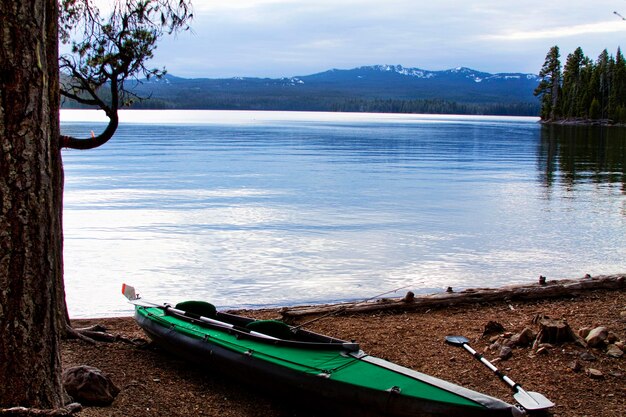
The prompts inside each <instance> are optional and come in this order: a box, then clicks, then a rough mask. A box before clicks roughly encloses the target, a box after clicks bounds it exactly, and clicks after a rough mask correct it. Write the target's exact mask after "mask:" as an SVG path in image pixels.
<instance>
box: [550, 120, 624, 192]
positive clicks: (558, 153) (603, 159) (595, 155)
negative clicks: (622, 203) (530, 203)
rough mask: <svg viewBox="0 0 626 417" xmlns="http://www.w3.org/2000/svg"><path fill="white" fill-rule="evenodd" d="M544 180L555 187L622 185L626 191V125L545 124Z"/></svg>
mask: <svg viewBox="0 0 626 417" xmlns="http://www.w3.org/2000/svg"><path fill="white" fill-rule="evenodd" d="M538 154H539V155H538V156H539V166H540V171H541V174H540V176H541V180H542V182H543V183H544V185H545V186H546V187H548V188H551V187H553V186H555V185H559V184H560V185H563V186H565V187H567V188H571V189H573V188H575V187H576V185H578V184H583V183H596V184H612V185H618V186H619V187H620V189H621V193H622V194H624V195H626V128H625V127H600V126H563V125H550V126H543V127H542V128H541V140H540V142H539V152H538Z"/></svg>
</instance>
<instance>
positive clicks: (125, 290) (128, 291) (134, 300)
mask: <svg viewBox="0 0 626 417" xmlns="http://www.w3.org/2000/svg"><path fill="white" fill-rule="evenodd" d="M122 294H124V297H126V298H127V299H128V301H129V302H130V303H131V304H133V305H136V306H141V307H157V308H162V309H164V310H165V311H167V312H168V313H173V314H174V315H177V316H183V317H191V318H193V319H196V320H199V321H202V322H204V323H209V324H212V325H214V326H219V327H224V328H227V329H233V330H239V331H243V332H246V333H249V334H251V335H252V336H257V337H262V338H264V339H270V340H280V339H278V338H276V337H273V336H269V335H266V334H263V333H259V332H255V331H254V330H249V329H246V328H245V327H239V326H235V325H233V324H230V323H226V322H223V321H219V320H215V319H212V318H209V317H204V316H200V315H198V314H193V313H189V312H187V311H183V310H179V309H177V308H174V307H172V306H170V305H167V304H156V303H152V302H149V301H144V300H142V299H140V298H139V295H137V293H136V292H135V288H134V287H131V286H130V285H126V284H122Z"/></svg>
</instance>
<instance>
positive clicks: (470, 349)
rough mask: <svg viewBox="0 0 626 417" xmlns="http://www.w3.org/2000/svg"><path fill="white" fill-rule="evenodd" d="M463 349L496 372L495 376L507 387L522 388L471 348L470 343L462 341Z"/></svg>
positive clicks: (515, 389) (516, 389)
mask: <svg viewBox="0 0 626 417" xmlns="http://www.w3.org/2000/svg"><path fill="white" fill-rule="evenodd" d="M463 349H465V350H467V351H468V352H469V353H470V354H471V355H472V356H473V357H475V358H476V359H478V360H479V361H480V362H482V364H483V365H485V366H486V367H487V368H489V369H491V372H493V373H494V374H496V376H497V377H498V378H500V379H501V380H502V381H504V382H505V383H506V384H507V385H508V386H509V387H511V389H512V390H513V391H519V390H522V387H520V385H519V384H518V383H516V382H515V381H513V380H512V379H511V378H509V377H508V376H506V375H504V374H503V373H502V372H500V370H499V369H498V368H496V367H495V365H494V364H492V363H491V362H489V361H488V360H487V359H485V357H484V356H483V355H481V354H480V353H478V352H476V351H475V350H474V349H472V347H471V346H470V345H468V344H467V343H463Z"/></svg>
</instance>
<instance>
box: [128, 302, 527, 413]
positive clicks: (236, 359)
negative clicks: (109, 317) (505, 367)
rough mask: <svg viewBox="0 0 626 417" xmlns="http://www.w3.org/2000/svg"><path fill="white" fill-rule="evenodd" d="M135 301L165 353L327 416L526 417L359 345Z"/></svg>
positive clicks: (203, 306)
mask: <svg viewBox="0 0 626 417" xmlns="http://www.w3.org/2000/svg"><path fill="white" fill-rule="evenodd" d="M133 294H134V292H133ZM131 302H133V303H134V304H135V305H136V310H135V319H136V321H137V323H138V324H139V326H140V327H141V328H142V329H143V330H144V331H145V332H146V334H147V335H148V336H149V337H150V338H151V339H152V340H153V341H154V342H156V343H157V344H158V345H160V346H162V347H163V348H165V349H167V350H169V351H171V352H173V353H174V354H177V355H179V356H181V357H183V358H185V359H188V360H191V361H194V362H197V363H199V364H202V365H204V366H206V368H207V369H208V370H215V371H216V372H220V373H222V374H225V375H227V376H230V377H233V378H236V379H239V380H242V381H244V382H247V383H249V385H250V387H251V388H253V389H256V388H259V389H263V390H264V391H266V392H271V393H274V394H276V393H280V396H281V397H284V398H288V399H289V400H291V401H293V400H297V401H298V403H302V404H307V406H310V405H311V404H313V405H315V406H319V407H321V408H323V409H325V410H326V411H325V413H326V414H325V415H329V414H330V415H354V416H407V417H408V416H412V417H417V416H464V417H471V416H521V415H525V411H524V409H523V408H521V407H516V406H513V405H511V404H508V403H506V402H503V401H501V400H499V399H497V398H494V397H490V396H487V395H484V394H481V393H479V392H476V391H472V390H469V389H466V388H463V387H460V386H458V385H455V384H452V383H450V382H447V381H444V380H441V379H438V378H434V377H432V376H429V375H425V374H423V373H420V372H416V371H414V370H411V369H408V368H405V367H402V366H399V365H396V364H394V363H391V362H388V361H385V360H383V359H380V358H376V357H373V356H370V355H368V354H366V353H365V352H363V351H362V350H361V349H360V348H359V345H358V344H357V343H354V342H347V341H344V340H340V339H336V338H333V337H328V336H324V335H320V334H317V333H313V332H310V331H306V330H303V329H300V328H295V327H291V326H288V325H286V324H285V323H283V322H279V321H273V320H265V321H263V320H262V321H259V320H254V319H251V318H247V317H242V316H238V315H234V314H228V313H222V312H216V311H215V308H214V307H213V306H211V305H210V304H208V303H202V302H193V301H192V302H185V303H180V304H178V305H176V306H175V307H172V306H169V305H155V304H151V303H145V302H142V300H139V299H135V300H134V301H133V300H131ZM303 406H304V405H303ZM329 410H330V411H329Z"/></svg>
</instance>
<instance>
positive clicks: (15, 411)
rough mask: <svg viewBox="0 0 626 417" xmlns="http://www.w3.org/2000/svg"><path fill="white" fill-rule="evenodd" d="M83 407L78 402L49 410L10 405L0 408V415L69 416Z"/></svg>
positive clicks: (24, 416)
mask: <svg viewBox="0 0 626 417" xmlns="http://www.w3.org/2000/svg"><path fill="white" fill-rule="evenodd" d="M82 409H83V406H82V405H80V404H79V403H71V404H68V405H66V406H65V407H61V408H54V409H49V410H41V409H38V408H26V407H12V408H0V416H20V417H26V416H28V417H31V416H45V417H59V416H71V415H73V414H76V413H78V412H79V411H81V410H82Z"/></svg>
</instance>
